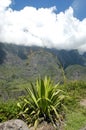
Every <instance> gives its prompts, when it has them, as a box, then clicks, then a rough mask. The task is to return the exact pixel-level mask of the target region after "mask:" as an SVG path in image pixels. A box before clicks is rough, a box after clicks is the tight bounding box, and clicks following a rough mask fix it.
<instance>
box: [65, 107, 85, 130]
mask: <svg viewBox="0 0 86 130" xmlns="http://www.w3.org/2000/svg"><path fill="white" fill-rule="evenodd" d="M82 109H83V108H82ZM85 111H86V110H85ZM66 118H67V120H66V126H65V130H79V129H80V128H83V127H84V126H86V113H85V115H84V113H83V112H82V111H80V110H78V109H77V111H72V112H70V113H68V114H67V116H66Z"/></svg>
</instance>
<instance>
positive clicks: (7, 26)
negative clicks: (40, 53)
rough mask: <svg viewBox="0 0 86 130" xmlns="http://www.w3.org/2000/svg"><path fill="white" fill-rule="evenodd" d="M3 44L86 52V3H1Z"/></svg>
mask: <svg viewBox="0 0 86 130" xmlns="http://www.w3.org/2000/svg"><path fill="white" fill-rule="evenodd" d="M0 42H2V43H12V44H18V45H21V44H22V45H28V46H32V45H36V46H41V47H48V48H57V49H66V50H71V49H77V50H78V51H79V52H86V0H0Z"/></svg>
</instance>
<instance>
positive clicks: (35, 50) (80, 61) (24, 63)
mask: <svg viewBox="0 0 86 130" xmlns="http://www.w3.org/2000/svg"><path fill="white" fill-rule="evenodd" d="M61 66H63V69H64V72H65V75H66V77H67V78H68V79H69V80H85V81H86V53H84V54H83V55H80V54H79V53H78V51H77V50H71V51H66V50H56V49H48V48H41V47H36V46H33V47H28V46H18V45H14V44H2V43H0V99H4V100H7V99H9V98H14V97H15V98H17V97H18V96H21V95H23V94H25V88H26V87H29V86H30V85H29V82H30V81H32V82H34V80H35V79H37V78H38V77H39V76H41V77H44V76H45V75H47V76H50V77H51V78H52V79H54V81H55V82H58V81H63V73H62V68H61Z"/></svg>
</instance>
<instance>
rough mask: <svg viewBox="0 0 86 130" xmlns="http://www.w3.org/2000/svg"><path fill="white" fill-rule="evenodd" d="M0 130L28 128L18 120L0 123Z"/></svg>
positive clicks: (22, 129)
mask: <svg viewBox="0 0 86 130" xmlns="http://www.w3.org/2000/svg"><path fill="white" fill-rule="evenodd" d="M0 130H29V128H28V126H27V125H26V124H25V123H24V122H23V121H22V120H19V119H15V120H9V121H6V122H4V123H0Z"/></svg>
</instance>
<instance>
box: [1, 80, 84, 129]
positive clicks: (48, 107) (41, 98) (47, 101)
mask: <svg viewBox="0 0 86 130" xmlns="http://www.w3.org/2000/svg"><path fill="white" fill-rule="evenodd" d="M2 84H3V83H2ZM28 86H29V87H28ZM22 87H24V89H25V88H26V90H27V92H26V93H27V96H24V97H21V98H20V100H15V101H14V100H13V101H12V100H10V101H5V102H3V101H1V102H0V122H3V121H6V120H9V119H13V118H20V119H23V120H24V121H26V122H27V123H28V124H35V126H36V125H37V123H38V122H39V123H40V122H41V121H43V120H46V121H48V122H52V123H53V124H55V125H56V122H58V123H61V121H63V122H64V124H65V125H64V130H79V129H80V128H83V127H84V126H86V107H85V106H81V105H80V101H81V100H82V99H86V82H84V81H67V82H65V83H64V84H57V85H54V83H53V82H52V81H51V80H50V78H45V79H44V80H42V79H41V80H39V79H38V80H37V81H36V84H35V83H33V84H32V83H31V87H30V85H29V84H28V83H26V84H25V86H24V84H23V85H22ZM45 90H46V91H45ZM64 92H65V93H64ZM66 93H67V95H69V97H70V98H69V100H66V99H67V98H66ZM65 106H66V108H67V110H66V111H65V109H64V108H65Z"/></svg>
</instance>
